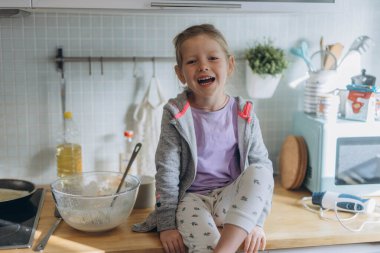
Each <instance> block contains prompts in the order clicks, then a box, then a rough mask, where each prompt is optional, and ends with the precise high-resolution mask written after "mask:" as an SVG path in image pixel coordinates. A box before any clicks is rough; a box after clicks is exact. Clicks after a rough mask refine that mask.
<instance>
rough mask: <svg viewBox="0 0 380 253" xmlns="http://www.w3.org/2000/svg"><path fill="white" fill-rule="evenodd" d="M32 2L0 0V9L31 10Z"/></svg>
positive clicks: (27, 0)
mask: <svg viewBox="0 0 380 253" xmlns="http://www.w3.org/2000/svg"><path fill="white" fill-rule="evenodd" d="M31 7H32V0H0V8H31Z"/></svg>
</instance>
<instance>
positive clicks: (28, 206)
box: [0, 188, 45, 249]
mask: <svg viewBox="0 0 380 253" xmlns="http://www.w3.org/2000/svg"><path fill="white" fill-rule="evenodd" d="M44 197H45V190H44V189H42V188H39V189H37V190H36V191H35V192H34V193H33V194H32V196H31V197H30V199H29V200H28V201H25V202H24V203H22V204H20V203H18V204H17V205H18V206H11V207H6V208H2V209H1V210H0V249H12V248H30V247H31V246H32V244H33V239H34V232H35V231H36V227H37V224H38V220H39V217H40V213H41V209H42V205H43V202H44Z"/></svg>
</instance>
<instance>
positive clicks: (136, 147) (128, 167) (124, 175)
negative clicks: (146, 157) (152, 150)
mask: <svg viewBox="0 0 380 253" xmlns="http://www.w3.org/2000/svg"><path fill="white" fill-rule="evenodd" d="M141 146H142V144H141V143H137V144H136V146H135V148H134V149H133V152H132V155H131V158H130V159H129V162H128V165H127V168H126V169H125V171H124V174H123V177H122V178H121V180H120V183H119V187H117V190H116V193H115V194H118V193H119V192H120V189H121V187H122V186H123V184H124V180H125V178H126V177H127V174H128V171H129V170H130V169H131V167H132V164H133V161H134V160H135V158H136V156H137V154H138V153H139V151H140V149H141ZM116 198H117V196H115V197H114V198H113V200H112V203H111V207H112V206H113V204H114V203H115V200H116Z"/></svg>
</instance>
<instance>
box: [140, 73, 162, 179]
mask: <svg viewBox="0 0 380 253" xmlns="http://www.w3.org/2000/svg"><path fill="white" fill-rule="evenodd" d="M165 103H166V99H165V96H164V95H163V93H162V91H161V84H160V80H159V79H158V78H157V76H155V75H153V76H152V78H151V80H150V83H149V86H148V88H147V90H146V92H145V95H144V97H143V99H142V102H141V103H140V104H139V105H138V106H137V107H136V110H135V112H134V114H133V118H134V120H135V122H136V127H135V131H136V133H135V140H136V142H141V143H142V147H141V150H140V155H139V156H138V157H137V174H138V175H149V176H154V175H155V174H156V166H155V162H154V157H155V153H156V148H157V144H158V140H159V137H160V129H161V118H162V108H163V106H164V104H165Z"/></svg>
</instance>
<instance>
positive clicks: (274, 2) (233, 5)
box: [9, 0, 343, 12]
mask: <svg viewBox="0 0 380 253" xmlns="http://www.w3.org/2000/svg"><path fill="white" fill-rule="evenodd" d="M9 1H10V2H11V1H12V0H9ZM31 1H32V7H33V8H65V9H118V10H148V11H149V10H156V11H162V10H175V11H178V10H179V11H180V10H196V11H202V10H205V11H208V10H214V11H215V10H217V11H228V12H235V11H247V12H302V11H311V12H315V11H334V10H337V9H339V7H338V6H339V5H340V3H341V2H342V1H343V0H269V1H265V2H264V1H262V0H260V1H259V0H203V1H202V0H31Z"/></svg>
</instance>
